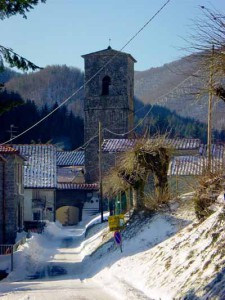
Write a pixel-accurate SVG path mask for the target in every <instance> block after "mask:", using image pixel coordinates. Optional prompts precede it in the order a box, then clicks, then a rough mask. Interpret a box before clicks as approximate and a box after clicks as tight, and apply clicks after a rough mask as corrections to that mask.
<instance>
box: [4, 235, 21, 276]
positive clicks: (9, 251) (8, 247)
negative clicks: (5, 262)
mask: <svg viewBox="0 0 225 300" xmlns="http://www.w3.org/2000/svg"><path fill="white" fill-rule="evenodd" d="M25 242H26V237H23V238H22V239H20V240H19V241H18V242H17V243H15V244H4V245H1V244H0V255H8V256H10V259H11V271H13V253H14V252H16V251H17V249H18V247H19V246H20V245H23V244H24V243H25Z"/></svg>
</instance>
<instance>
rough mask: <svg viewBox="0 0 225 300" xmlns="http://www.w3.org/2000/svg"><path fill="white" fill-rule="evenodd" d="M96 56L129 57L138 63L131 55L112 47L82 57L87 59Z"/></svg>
mask: <svg viewBox="0 0 225 300" xmlns="http://www.w3.org/2000/svg"><path fill="white" fill-rule="evenodd" d="M96 55H110V56H114V55H124V56H129V57H130V58H131V59H132V60H133V61H134V62H137V61H136V59H134V58H133V56H132V55H131V54H129V53H126V52H121V51H117V50H114V49H112V48H111V47H110V46H109V47H108V48H106V49H103V50H100V51H96V52H92V53H88V54H84V55H82V56H81V57H83V58H86V57H88V56H96Z"/></svg>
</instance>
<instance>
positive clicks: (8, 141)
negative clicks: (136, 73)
mask: <svg viewBox="0 0 225 300" xmlns="http://www.w3.org/2000/svg"><path fill="white" fill-rule="evenodd" d="M170 1H171V0H167V1H166V2H165V3H164V4H163V5H162V6H161V7H160V9H159V10H158V11H157V12H156V13H155V14H154V15H153V16H152V17H151V18H150V19H149V20H148V21H147V22H146V23H145V24H144V25H143V26H142V27H141V28H140V29H139V30H138V31H137V32H136V33H135V34H134V35H133V36H132V37H131V38H130V39H129V40H128V42H127V43H126V44H125V45H124V46H123V47H122V48H121V49H120V50H119V51H117V52H116V54H115V55H114V56H112V58H111V59H109V60H108V62H106V63H105V64H104V65H103V66H102V67H101V68H100V69H99V70H98V71H97V72H96V73H95V74H94V75H93V76H91V78H89V79H88V80H87V81H86V82H85V83H84V84H83V85H82V86H81V87H80V88H79V89H78V90H76V91H75V92H74V93H73V94H72V95H70V96H69V97H68V98H66V99H65V100H64V101H63V102H61V103H60V104H59V106H58V107H56V108H55V109H53V110H52V111H51V112H50V113H49V114H47V115H46V116H45V117H43V118H42V119H41V120H39V121H38V122H36V123H35V124H33V125H32V126H30V127H29V128H27V129H26V130H24V131H23V132H21V133H20V134H18V135H17V136H15V137H13V138H11V139H9V140H7V141H6V142H4V143H1V144H0V145H5V144H8V143H10V142H12V141H13V140H15V139H16V138H18V137H20V136H22V135H24V134H25V133H27V132H28V131H30V130H31V129H33V128H34V127H36V126H37V125H39V124H40V123H41V122H43V121H44V120H45V119H47V118H48V117H49V116H51V115H52V114H53V113H54V112H56V111H57V110H58V109H59V108H60V107H61V106H63V105H64V104H65V103H66V102H68V101H69V100H70V99H71V98H72V97H73V96H75V95H76V94H77V93H78V92H79V91H81V90H82V89H83V88H84V87H85V85H86V84H88V83H89V82H90V81H92V80H93V79H94V78H95V77H96V76H97V75H98V74H99V73H100V72H101V71H102V70H103V69H104V68H105V67H106V66H107V65H108V64H109V63H110V62H111V61H112V60H113V59H115V57H116V56H117V55H119V54H120V52H121V51H122V50H123V49H124V48H125V47H127V46H128V45H129V44H130V43H131V42H132V41H133V40H134V39H135V38H136V37H137V36H138V35H139V34H140V32H141V31H142V30H144V29H145V27H146V26H147V25H148V24H149V23H150V22H151V21H152V20H153V19H154V18H155V17H156V16H157V15H158V14H159V13H160V12H161V11H162V10H163V8H164V7H165V6H166V5H167V4H168V3H169V2H170Z"/></svg>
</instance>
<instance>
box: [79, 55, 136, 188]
mask: <svg viewBox="0 0 225 300" xmlns="http://www.w3.org/2000/svg"><path fill="white" fill-rule="evenodd" d="M102 52H104V53H103V54H102V53H98V52H96V53H93V54H89V55H87V56H84V58H85V82H86V85H85V102H84V118H85V120H84V124H85V127H84V132H85V142H87V141H88V140H89V139H90V138H92V137H93V136H95V135H98V127H99V121H100V122H101V123H102V128H103V138H122V137H123V138H124V137H127V136H116V135H113V134H111V133H109V132H107V131H105V130H104V128H107V129H109V130H111V131H113V132H116V133H124V132H127V131H129V130H130V129H131V128H133V108H134V104H133V96H134V60H133V59H132V57H131V56H130V55H128V54H126V53H119V54H118V55H117V56H116V57H114V58H113V59H112V57H113V55H115V53H114V51H113V50H112V51H111V50H110V49H109V51H102ZM107 52H108V53H107ZM111 59H112V60H111ZM110 60H111V61H110ZM109 61H110V63H108V62H109ZM107 63H108V64H107ZM105 64H107V65H106V66H105V67H104V68H102V67H103V66H104V65H105ZM101 68H102V69H101ZM99 70H100V71H99ZM96 72H99V73H98V74H97V76H95V77H94V78H93V79H92V80H91V81H90V82H88V80H89V79H90V78H92V77H93V75H94V74H95V73H96ZM105 76H109V78H110V83H111V84H110V85H109V92H108V94H107V95H103V94H102V85H103V78H105ZM98 143H99V141H98V137H96V138H95V139H93V140H92V141H91V142H90V143H89V144H88V146H87V148H86V149H85V168H86V174H87V176H86V180H87V182H94V181H97V180H98ZM105 157H106V156H105ZM104 165H107V161H106V162H104ZM110 165H111V164H110V162H109V166H110Z"/></svg>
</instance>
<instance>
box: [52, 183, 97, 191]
mask: <svg viewBox="0 0 225 300" xmlns="http://www.w3.org/2000/svg"><path fill="white" fill-rule="evenodd" d="M57 189H58V190H88V191H89V190H98V189H99V187H98V184H97V183H91V184H88V183H58V184H57Z"/></svg>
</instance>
